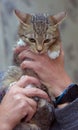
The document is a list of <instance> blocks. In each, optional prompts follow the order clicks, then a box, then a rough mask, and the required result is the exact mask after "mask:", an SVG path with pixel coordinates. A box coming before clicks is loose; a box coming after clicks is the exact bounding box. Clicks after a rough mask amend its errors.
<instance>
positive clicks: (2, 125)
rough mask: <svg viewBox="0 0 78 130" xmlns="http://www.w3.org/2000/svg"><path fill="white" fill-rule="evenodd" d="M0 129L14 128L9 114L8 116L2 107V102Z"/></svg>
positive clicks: (0, 107) (8, 129)
mask: <svg viewBox="0 0 78 130" xmlns="http://www.w3.org/2000/svg"><path fill="white" fill-rule="evenodd" d="M3 112H4V113H3ZM0 129H1V130H12V127H11V125H10V123H9V121H8V116H6V114H5V109H4V108H2V106H1V104H0Z"/></svg>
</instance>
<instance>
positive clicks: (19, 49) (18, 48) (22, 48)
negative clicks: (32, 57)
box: [13, 46, 28, 54]
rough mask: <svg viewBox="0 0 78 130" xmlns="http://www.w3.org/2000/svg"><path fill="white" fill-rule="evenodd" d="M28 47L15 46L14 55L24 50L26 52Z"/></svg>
mask: <svg viewBox="0 0 78 130" xmlns="http://www.w3.org/2000/svg"><path fill="white" fill-rule="evenodd" d="M27 49H28V46H17V47H16V48H14V49H13V51H14V54H19V53H21V52H22V51H24V50H27Z"/></svg>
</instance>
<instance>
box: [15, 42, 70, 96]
mask: <svg viewBox="0 0 78 130" xmlns="http://www.w3.org/2000/svg"><path fill="white" fill-rule="evenodd" d="M60 45H61V43H60ZM14 53H15V54H17V55H18V58H19V60H20V61H21V65H20V66H21V68H22V69H26V68H30V69H33V70H34V71H35V72H36V73H37V74H38V76H39V78H40V82H41V83H43V84H44V85H46V86H47V87H48V88H51V89H52V92H53V94H54V96H55V97H57V96H59V95H60V94H61V92H62V91H63V90H64V89H65V88H66V87H67V86H68V85H69V84H71V83H72V80H71V79H70V77H69V76H68V74H67V72H66V71H65V67H64V52H63V50H62V48H61V53H60V56H59V57H58V58H56V59H54V60H53V59H50V58H49V57H48V55H47V54H42V55H38V54H34V53H32V52H31V51H30V50H29V48H28V47H27V46H26V47H25V46H24V47H23V46H22V47H20V46H18V47H17V48H16V49H15V50H14ZM28 58H30V59H32V60H30V61H29V60H27V59H28Z"/></svg>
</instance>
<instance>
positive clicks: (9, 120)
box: [0, 76, 48, 130]
mask: <svg viewBox="0 0 78 130" xmlns="http://www.w3.org/2000/svg"><path fill="white" fill-rule="evenodd" d="M28 84H36V85H40V82H39V80H37V79H36V78H34V77H29V76H23V77H22V78H21V79H20V80H19V81H18V82H16V83H15V84H14V85H13V86H11V88H10V89H9V91H8V92H7V93H6V95H5V96H4V98H3V100H2V102H1V104H0V128H1V130H5V129H6V130H11V129H13V128H14V127H15V126H16V124H18V123H19V122H20V120H21V119H22V118H23V117H25V116H27V118H26V121H29V120H30V119H31V118H32V116H33V115H34V113H35V112H36V109H37V103H36V102H35V101H34V100H33V99H32V98H31V97H34V96H38V97H42V98H45V99H47V100H48V95H47V94H46V93H45V92H44V91H42V90H40V89H38V88H31V89H30V88H26V86H27V85H28ZM24 87H25V88H24Z"/></svg>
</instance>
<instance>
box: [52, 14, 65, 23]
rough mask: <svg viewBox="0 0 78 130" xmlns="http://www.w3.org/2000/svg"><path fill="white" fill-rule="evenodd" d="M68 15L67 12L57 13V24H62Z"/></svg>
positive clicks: (55, 16) (55, 17)
mask: <svg viewBox="0 0 78 130" xmlns="http://www.w3.org/2000/svg"><path fill="white" fill-rule="evenodd" d="M66 16H67V13H66V12H60V13H58V14H57V15H54V16H53V17H54V19H55V20H56V21H57V24H60V23H61V22H62V21H63V20H64V19H65V18H66Z"/></svg>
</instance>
